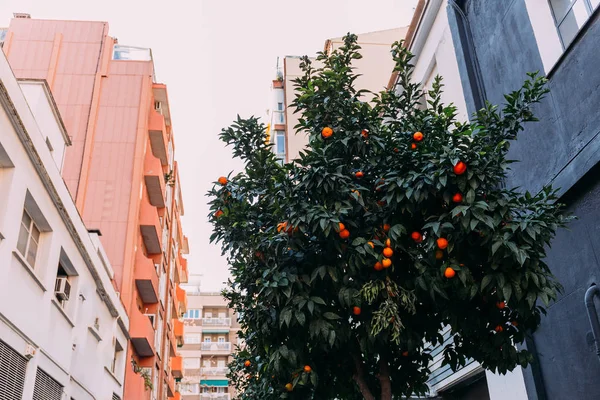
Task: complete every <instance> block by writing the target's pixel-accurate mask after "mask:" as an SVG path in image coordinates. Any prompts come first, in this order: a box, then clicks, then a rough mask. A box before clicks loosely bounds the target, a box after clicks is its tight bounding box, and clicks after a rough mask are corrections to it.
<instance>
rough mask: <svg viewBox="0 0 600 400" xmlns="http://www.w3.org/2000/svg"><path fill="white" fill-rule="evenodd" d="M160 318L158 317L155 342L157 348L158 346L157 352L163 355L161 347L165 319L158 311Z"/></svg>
mask: <svg viewBox="0 0 600 400" xmlns="http://www.w3.org/2000/svg"><path fill="white" fill-rule="evenodd" d="M157 317H158V319H157V321H156V322H157V324H156V337H155V339H154V343H155V346H154V347H155V348H156V352H157V353H158V356H159V357H160V356H161V349H162V338H163V319H162V316H161V315H160V313H158V315H157Z"/></svg>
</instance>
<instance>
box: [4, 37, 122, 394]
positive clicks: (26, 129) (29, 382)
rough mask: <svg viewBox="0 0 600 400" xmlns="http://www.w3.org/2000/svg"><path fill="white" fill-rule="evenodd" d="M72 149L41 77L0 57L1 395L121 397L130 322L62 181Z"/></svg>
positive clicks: (91, 235) (96, 241)
mask: <svg viewBox="0 0 600 400" xmlns="http://www.w3.org/2000/svg"><path fill="white" fill-rule="evenodd" d="M0 38H1V36H0ZM70 146H71V140H70V138H69V135H68V131H67V129H66V128H65V125H64V123H63V120H62V118H61V114H60V111H59V109H58V108H57V107H56V102H55V99H54V97H53V96H52V93H51V91H50V88H49V86H48V85H47V83H46V81H44V80H36V79H27V80H19V81H17V80H16V79H15V77H14V75H13V72H12V71H11V69H10V66H9V64H8V61H7V60H6V58H5V56H4V54H3V53H2V52H0V276H2V279H0V299H1V301H0V398H2V399H11V400H13V399H14V400H20V399H34V400H42V399H44V400H63V399H66V398H70V399H77V400H92V399H113V400H119V399H123V398H125V397H124V391H123V384H124V380H125V370H126V369H127V367H128V365H129V362H128V360H127V356H126V354H125V353H126V348H127V341H128V329H129V326H130V321H129V318H128V316H127V314H126V310H125V307H124V306H123V305H122V304H121V301H120V300H119V297H118V295H117V292H116V290H115V288H114V287H113V283H112V279H113V277H114V271H113V268H112V266H111V264H110V261H109V259H108V257H107V255H106V253H105V251H104V249H103V246H102V243H101V241H100V238H99V236H98V233H97V232H88V230H87V228H86V226H85V225H84V223H83V221H82V220H81V217H80V216H79V213H78V210H77V208H76V206H75V204H74V202H73V200H72V199H71V196H70V194H69V191H68V189H67V186H66V185H65V183H64V181H63V179H62V177H61V174H60V171H61V168H62V162H63V155H64V152H65V149H68V148H69V147H70Z"/></svg>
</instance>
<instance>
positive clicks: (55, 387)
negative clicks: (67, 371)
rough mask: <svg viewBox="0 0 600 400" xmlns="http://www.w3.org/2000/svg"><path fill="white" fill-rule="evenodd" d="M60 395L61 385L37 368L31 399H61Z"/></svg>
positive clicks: (61, 393)
mask: <svg viewBox="0 0 600 400" xmlns="http://www.w3.org/2000/svg"><path fill="white" fill-rule="evenodd" d="M62 395H63V387H62V385H61V384H60V383H58V382H56V381H55V380H54V379H53V378H52V377H51V376H50V375H48V374H47V373H45V372H44V371H42V370H41V369H39V368H38V370H37V374H36V376H35V387H34V389H33V397H32V400H61V399H62Z"/></svg>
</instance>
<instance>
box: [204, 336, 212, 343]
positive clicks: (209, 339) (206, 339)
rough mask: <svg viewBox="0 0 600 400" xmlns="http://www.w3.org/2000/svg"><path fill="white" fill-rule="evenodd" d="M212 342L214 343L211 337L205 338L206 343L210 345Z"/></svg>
mask: <svg viewBox="0 0 600 400" xmlns="http://www.w3.org/2000/svg"><path fill="white" fill-rule="evenodd" d="M210 342H212V338H211V337H210V336H205V337H204V343H210Z"/></svg>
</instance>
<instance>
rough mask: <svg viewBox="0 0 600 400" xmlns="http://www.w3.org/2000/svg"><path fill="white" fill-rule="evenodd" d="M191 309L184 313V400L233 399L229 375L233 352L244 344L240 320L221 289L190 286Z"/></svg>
mask: <svg viewBox="0 0 600 400" xmlns="http://www.w3.org/2000/svg"><path fill="white" fill-rule="evenodd" d="M186 290H187V294H188V302H189V304H188V311H187V313H186V314H185V315H184V324H185V340H184V342H185V344H184V345H183V347H182V348H181V356H182V357H183V369H184V378H183V381H182V384H181V386H180V391H181V395H182V399H184V400H231V399H233V398H234V397H233V396H234V391H233V388H232V387H231V386H230V385H229V380H228V378H227V373H228V368H227V365H228V364H229V362H230V361H231V354H232V353H233V352H234V351H235V349H236V346H238V345H239V344H240V342H239V340H238V336H237V332H238V331H239V329H240V326H239V323H238V322H237V319H236V317H235V313H234V311H233V310H231V309H229V308H228V307H227V301H226V300H225V299H224V298H223V296H221V294H219V293H203V292H200V291H199V290H197V288H196V287H193V286H189V287H186Z"/></svg>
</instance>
